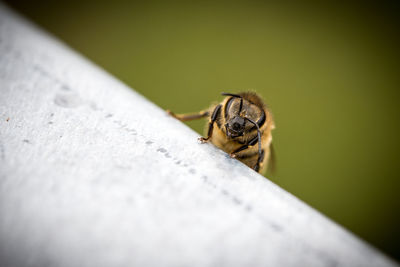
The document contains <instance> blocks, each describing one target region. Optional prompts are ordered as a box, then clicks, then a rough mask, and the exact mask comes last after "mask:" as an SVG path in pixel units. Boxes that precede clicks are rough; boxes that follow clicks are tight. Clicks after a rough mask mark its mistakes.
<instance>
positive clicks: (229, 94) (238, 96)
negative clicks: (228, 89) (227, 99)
mask: <svg viewBox="0 0 400 267" xmlns="http://www.w3.org/2000/svg"><path fill="white" fill-rule="evenodd" d="M221 95H224V96H233V97H237V98H242V97H241V96H240V95H236V94H231V93H221Z"/></svg>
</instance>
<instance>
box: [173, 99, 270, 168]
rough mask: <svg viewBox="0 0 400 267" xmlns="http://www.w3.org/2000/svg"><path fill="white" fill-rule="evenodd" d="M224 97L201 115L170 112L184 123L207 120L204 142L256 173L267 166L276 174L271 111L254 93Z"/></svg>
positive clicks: (200, 113) (202, 139)
mask: <svg viewBox="0 0 400 267" xmlns="http://www.w3.org/2000/svg"><path fill="white" fill-rule="evenodd" d="M222 95H223V96H225V98H224V100H223V101H222V102H221V103H219V104H216V105H212V106H211V107H210V108H208V109H206V110H203V111H200V112H198V113H194V114H174V113H173V112H171V111H167V112H168V113H169V114H170V115H172V116H174V117H175V118H177V119H179V120H181V121H188V120H194V119H200V118H205V117H208V118H209V122H208V124H207V129H206V134H207V137H200V138H199V140H200V141H201V142H202V143H204V142H211V143H213V144H214V145H215V146H217V147H219V148H220V149H222V150H224V151H225V152H227V153H229V154H230V156H231V157H232V158H236V159H238V160H240V161H241V162H243V163H244V164H246V165H247V166H249V167H250V168H252V169H254V170H255V171H257V172H260V173H265V171H266V170H267V166H268V165H270V166H271V171H273V168H274V162H273V161H274V155H273V147H272V133H271V132H272V130H273V129H274V128H275V123H274V120H273V118H272V114H271V112H270V110H269V108H268V107H267V106H266V105H265V104H264V102H263V100H262V99H261V97H260V96H259V95H258V94H256V93H254V92H241V93H238V94H231V93H222ZM268 163H269V164H268Z"/></svg>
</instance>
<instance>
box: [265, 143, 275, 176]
mask: <svg viewBox="0 0 400 267" xmlns="http://www.w3.org/2000/svg"><path fill="white" fill-rule="evenodd" d="M269 150H270V151H269V160H268V168H267V170H268V172H269V173H271V174H275V173H276V154H275V149H274V145H273V144H272V143H271V145H270V146H269Z"/></svg>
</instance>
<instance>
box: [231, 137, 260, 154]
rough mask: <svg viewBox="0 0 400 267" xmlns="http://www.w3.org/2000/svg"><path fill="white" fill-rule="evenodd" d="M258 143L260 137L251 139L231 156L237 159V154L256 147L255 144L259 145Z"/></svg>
mask: <svg viewBox="0 0 400 267" xmlns="http://www.w3.org/2000/svg"><path fill="white" fill-rule="evenodd" d="M257 142H258V136H256V137H254V138H253V139H251V140H250V141H249V142H248V143H247V144H244V145H243V146H241V147H239V148H238V149H236V150H234V151H233V152H232V153H231V154H230V156H231V158H236V156H237V155H236V154H237V153H239V152H240V151H243V150H245V149H247V148H248V147H249V146H254V145H255V144H257Z"/></svg>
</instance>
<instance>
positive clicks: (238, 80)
mask: <svg viewBox="0 0 400 267" xmlns="http://www.w3.org/2000/svg"><path fill="white" fill-rule="evenodd" d="M8 3H9V4H10V5H11V6H13V7H14V8H16V9H17V10H19V11H20V12H21V13H23V14H25V15H26V16H27V17H29V18H31V19H32V20H33V21H35V22H36V23H38V24H39V25H41V26H42V27H44V28H45V29H47V30H48V31H50V32H52V33H53V34H54V35H56V36H58V37H59V38H60V39H62V40H63V41H65V42H66V43H67V44H68V45H70V46H71V47H72V48H74V49H76V50H77V51H79V52H80V53H82V54H83V55H85V56H87V57H88V58H90V59H91V60H92V61H94V62H95V63H97V64H98V65H100V66H102V67H103V68H105V69H106V70H107V71H109V72H110V73H112V74H113V75H115V76H116V77H118V78H119V79H121V80H122V81H124V82H125V83H127V84H128V85H130V86H131V87H133V88H135V90H137V91H138V92H140V93H141V94H143V95H144V96H146V97H147V98H148V99H150V100H151V101H153V102H155V103H156V104H158V105H159V106H160V107H162V108H163V109H167V108H168V109H171V110H173V111H175V112H179V113H184V112H194V111H198V110H201V109H203V108H205V107H207V106H208V105H209V104H210V103H211V102H212V101H219V100H221V99H222V97H221V96H220V95H219V93H220V92H222V91H227V92H238V91H241V90H246V89H255V90H256V91H257V92H259V93H260V94H261V95H262V96H263V97H264V99H265V100H266V102H267V103H268V104H269V106H270V107H271V109H272V111H273V113H274V116H275V120H276V126H277V128H276V130H275V131H274V143H275V149H276V151H277V160H278V171H277V173H276V174H275V175H267V176H268V177H269V178H270V179H271V180H272V181H274V182H275V183H277V184H278V185H280V186H281V187H283V188H284V189H286V190H287V191H289V192H291V193H292V194H294V195H296V196H297V197H299V198H300V199H302V200H304V201H305V202H307V203H308V204H310V205H311V206H313V207H315V208H316V209H318V210H319V211H321V212H322V213H324V214H326V215H327V216H328V217H330V218H332V219H333V220H335V221H337V222H338V223H339V224H342V225H343V226H344V227H346V228H348V229H350V230H351V231H353V232H354V233H356V234H357V235H359V236H360V237H362V238H363V239H365V240H367V241H369V242H370V243H372V244H373V245H374V246H377V247H378V248H380V249H381V250H383V251H384V252H386V253H388V254H390V255H392V257H395V258H397V259H400V250H399V245H400V231H399V225H400V220H399V217H398V213H399V198H398V196H397V195H398V191H399V185H400V182H399V162H398V161H399V156H398V151H399V148H400V142H399V138H398V131H399V112H398V107H397V104H398V99H399V93H398V91H399V84H400V83H399V82H400V75H399V74H400V72H399V66H400V64H399V59H400V57H399V47H400V46H399V45H400V42H399V40H398V37H399V27H398V26H399V24H398V22H399V21H398V17H397V16H398V15H399V14H400V13H399V10H400V9H399V5H398V4H395V2H393V3H391V2H379V3H375V4H372V5H371V4H366V3H364V4H362V5H357V4H349V3H346V4H340V5H339V4H326V3H325V4H321V3H320V4H317V3H312V2H307V3H305V2H303V3H301V4H300V3H297V4H276V3H264V2H260V1H226V2H223V1H222V2H221V1H209V2H207V1H202V2H200V1H199V2H186V1H181V2H170V1H160V2H155V1H146V2H134V1H126V2H124V1H104V2H103V1H92V2H90V1H78V2H70V1H69V2H59V1H43V0H39V1H8ZM189 126H190V127H192V128H193V129H194V130H196V131H198V132H199V133H202V131H203V126H204V121H199V122H193V123H189Z"/></svg>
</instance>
